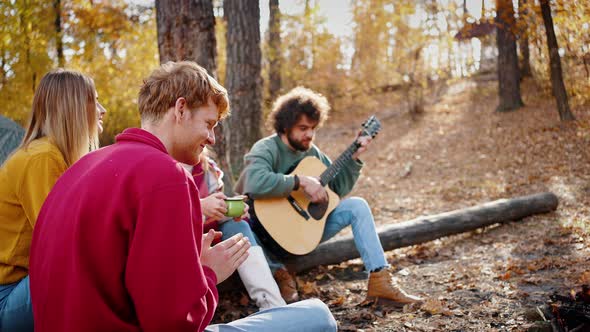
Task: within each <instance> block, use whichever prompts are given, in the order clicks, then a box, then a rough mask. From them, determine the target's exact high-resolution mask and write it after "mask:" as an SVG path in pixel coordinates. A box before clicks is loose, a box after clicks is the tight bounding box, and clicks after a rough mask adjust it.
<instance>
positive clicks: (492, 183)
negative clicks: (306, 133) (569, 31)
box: [215, 77, 590, 331]
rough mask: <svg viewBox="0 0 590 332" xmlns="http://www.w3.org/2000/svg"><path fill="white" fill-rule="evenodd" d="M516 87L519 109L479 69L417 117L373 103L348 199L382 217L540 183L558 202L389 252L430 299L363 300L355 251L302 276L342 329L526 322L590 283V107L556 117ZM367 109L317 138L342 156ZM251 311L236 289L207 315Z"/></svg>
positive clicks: (386, 220) (438, 208) (465, 327)
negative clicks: (374, 130) (375, 122)
mask: <svg viewBox="0 0 590 332" xmlns="http://www.w3.org/2000/svg"><path fill="white" fill-rule="evenodd" d="M522 95H523V100H524V103H525V104H526V106H525V107H524V108H521V109H519V110H517V111H515V112H508V113H498V112H495V107H496V106H497V104H498V97H497V82H496V81H495V80H493V79H490V78H489V77H487V78H486V77H479V78H472V79H463V80H459V81H456V82H453V83H449V85H448V86H447V87H446V88H445V89H444V91H442V93H441V94H440V95H439V96H438V97H437V98H436V100H431V101H429V102H428V103H427V105H426V107H425V110H424V112H423V113H422V114H421V115H419V116H410V115H409V114H408V113H407V112H405V111H403V110H402V108H401V107H396V105H388V104H387V103H386V102H383V103H381V105H382V106H381V107H379V110H378V111H376V112H375V113H376V114H377V117H378V118H380V119H381V121H382V125H383V130H382V131H381V133H380V134H379V136H378V137H377V138H376V139H375V140H374V142H373V144H372V145H371V147H370V150H369V151H368V152H367V153H366V154H365V155H364V156H363V159H364V161H365V163H366V166H365V168H364V170H363V174H362V175H361V177H360V179H359V181H358V183H357V185H356V187H355V189H354V190H353V192H352V193H351V195H355V196H361V197H364V198H365V199H366V200H367V201H368V202H369V204H370V205H371V207H372V210H373V213H374V215H375V220H376V223H377V225H386V224H390V223H397V222H402V221H405V220H410V219H414V218H416V217H418V216H421V215H430V214H438V213H441V212H446V211H451V210H455V209H460V208H465V207H469V206H472V205H475V204H479V203H483V202H488V201H493V200H496V199H500V198H510V197H515V196H520V195H527V194H532V193H537V192H542V191H552V192H554V193H555V194H556V195H557V196H558V198H559V200H560V202H559V207H558V208H557V211H555V212H553V213H550V214H545V215H537V216H533V217H529V218H526V219H525V220H522V221H518V222H514V223H510V224H504V225H496V226H492V227H488V228H485V229H480V230H477V231H474V232H468V233H464V234H460V235H455V236H450V237H446V238H442V239H439V240H435V241H431V242H428V243H424V244H421V245H416V246H411V247H407V248H401V249H397V250H393V251H390V252H387V253H386V255H387V257H388V260H389V262H390V263H391V265H392V267H393V269H394V271H396V273H395V275H396V277H397V279H398V280H399V282H400V283H401V284H402V285H403V287H404V288H405V289H407V290H408V291H410V292H412V293H416V294H420V295H422V296H423V297H425V298H427V299H428V300H427V302H426V303H425V304H424V305H422V306H421V307H418V308H416V307H408V306H406V308H404V309H392V308H387V307H381V306H363V305H361V303H362V302H363V300H364V297H365V295H366V274H365V273H364V272H363V265H362V262H361V261H360V260H359V259H356V260H351V261H348V262H344V263H341V264H339V265H332V266H320V267H317V268H314V269H312V270H310V271H307V272H303V273H300V274H298V275H297V279H298V287H299V291H300V294H301V295H302V297H303V298H311V297H319V298H320V299H322V300H323V301H324V302H325V303H326V304H328V305H329V307H330V309H331V311H332V313H333V314H334V316H335V317H336V320H337V321H338V324H339V329H340V330H341V331H526V330H527V328H528V327H530V326H531V325H532V324H533V322H534V321H535V320H537V319H539V318H538V317H534V314H531V313H532V312H534V308H535V307H536V306H538V305H542V304H544V303H546V302H547V300H548V299H549V295H551V294H552V293H554V292H558V293H561V294H568V293H569V292H570V291H571V290H572V289H575V290H578V289H579V288H580V286H581V285H582V284H584V283H586V284H588V283H590V256H589V255H588V253H589V252H590V246H589V242H588V240H589V239H590V224H589V223H590V204H589V203H590V149H589V147H590V114H588V112H586V111H584V107H581V106H580V107H574V109H573V111H574V114H575V116H576V117H577V119H578V120H577V121H576V122H574V123H568V124H563V123H561V122H560V121H559V117H558V113H557V110H556V106H555V102H554V100H553V99H552V98H551V96H550V95H548V94H547V92H546V91H544V90H543V89H541V88H539V87H538V86H536V84H535V82H534V81H532V80H525V81H524V82H523V84H522ZM385 100H387V99H385ZM369 114H371V112H370V110H367V111H366V112H364V113H362V112H361V113H354V114H347V113H345V112H343V111H340V112H334V114H332V116H331V118H330V119H329V120H328V123H327V124H326V126H325V127H324V128H322V129H321V130H320V131H319V132H318V137H317V145H318V146H319V147H321V148H322V149H323V151H325V152H326V153H327V154H328V155H329V156H331V157H332V158H335V157H337V156H338V154H339V153H340V152H341V151H343V150H344V149H345V148H346V146H347V145H348V144H350V143H351V142H352V139H353V137H354V135H355V133H356V132H357V131H358V128H359V126H360V123H362V121H363V120H364V118H366V117H367V115H369ZM348 232H349V231H344V232H343V234H347V233H348ZM255 311H256V308H255V307H254V305H253V303H252V302H251V301H250V302H249V301H248V297H247V295H246V293H245V290H244V289H241V290H235V291H227V292H225V293H223V294H222V296H221V298H220V307H219V309H218V313H217V314H216V319H215V320H216V321H217V322H219V321H226V322H227V321H229V320H233V319H237V318H240V317H244V316H246V315H248V314H251V313H253V312H255Z"/></svg>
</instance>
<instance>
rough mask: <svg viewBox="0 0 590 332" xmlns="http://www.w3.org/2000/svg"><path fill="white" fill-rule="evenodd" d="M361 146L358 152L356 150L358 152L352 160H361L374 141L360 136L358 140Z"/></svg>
mask: <svg viewBox="0 0 590 332" xmlns="http://www.w3.org/2000/svg"><path fill="white" fill-rule="evenodd" d="M356 141H357V142H358V143H359V144H360V145H361V146H360V147H359V148H358V150H356V152H355V153H354V154H353V155H352V159H359V156H360V155H361V154H362V153H363V152H365V151H367V149H368V148H369V144H371V142H372V141H373V138H372V137H371V136H360V137H359V138H357V140H356Z"/></svg>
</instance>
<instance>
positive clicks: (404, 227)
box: [285, 192, 558, 272]
mask: <svg viewBox="0 0 590 332" xmlns="http://www.w3.org/2000/svg"><path fill="white" fill-rule="evenodd" d="M557 205H558V200H557V197H556V196H555V195H554V194H553V193H550V192H547V193H541V194H535V195H530V196H522V197H517V198H513V199H501V200H497V201H493V202H489V203H485V204H481V205H477V206H474V207H470V208H467V209H462V210H455V211H451V212H447V213H442V214H438V215H434V216H426V217H420V218H417V219H414V220H410V221H406V222H402V223H399V224H394V225H389V226H386V227H384V228H382V229H380V230H379V238H380V239H381V244H382V246H383V250H384V251H389V250H393V249H396V248H401V247H406V246H411V245H414V244H419V243H423V242H427V241H432V240H435V239H438V238H441V237H444V236H449V235H453V234H459V233H463V232H467V231H471V230H474V229H477V228H480V227H484V226H489V225H493V224H496V223H504V222H509V221H516V220H521V219H523V218H525V217H528V216H531V215H534V214H539V213H547V212H551V211H554V210H555V209H556V208H557ZM358 257H359V253H358V251H357V249H356V246H355V243H354V240H353V238H352V236H346V237H342V238H337V239H334V240H331V241H328V242H326V243H324V244H321V245H320V246H319V247H318V248H317V249H316V250H314V251H313V252H312V253H310V254H308V255H305V256H293V257H292V258H290V259H289V260H286V261H285V263H287V265H288V266H289V268H290V269H291V270H293V271H296V272H300V271H303V270H307V269H309V268H312V267H314V266H318V265H327V264H338V263H340V262H343V261H346V260H349V259H354V258H358Z"/></svg>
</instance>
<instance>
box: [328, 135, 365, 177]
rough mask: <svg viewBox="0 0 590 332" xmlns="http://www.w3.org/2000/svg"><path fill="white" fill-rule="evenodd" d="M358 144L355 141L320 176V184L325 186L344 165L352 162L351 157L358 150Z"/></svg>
mask: <svg viewBox="0 0 590 332" xmlns="http://www.w3.org/2000/svg"><path fill="white" fill-rule="evenodd" d="M359 147H360V144H359V143H358V142H357V141H356V140H355V141H354V142H353V143H352V144H351V145H350V146H349V147H348V148H347V149H346V150H344V152H342V154H341V155H340V156H339V157H338V158H337V159H336V160H335V161H334V162H333V163H332V165H330V167H328V168H327V169H326V170H325V171H324V172H323V173H322V174H321V175H320V182H321V183H322V185H323V186H326V185H327V184H328V183H329V182H330V181H332V180H333V179H334V178H335V177H336V175H338V173H340V171H341V170H342V169H343V168H344V166H345V165H346V163H348V162H349V161H350V160H352V155H353V154H354V153H355V152H356V150H358V149H359Z"/></svg>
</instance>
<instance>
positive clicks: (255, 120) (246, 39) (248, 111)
mask: <svg viewBox="0 0 590 332" xmlns="http://www.w3.org/2000/svg"><path fill="white" fill-rule="evenodd" d="M223 12H224V15H225V17H226V19H227V39H226V40H227V66H226V75H225V76H226V78H225V84H226V86H227V89H228V92H229V97H230V104H231V105H232V114H233V115H232V116H231V117H230V119H229V123H230V127H231V132H230V135H229V137H226V138H228V144H229V148H230V155H229V156H230V164H231V167H232V171H233V174H239V172H240V171H241V169H242V166H243V163H244V161H243V157H244V154H246V153H247V152H248V151H249V150H250V147H251V146H252V145H253V144H254V143H255V142H256V141H258V140H259V139H260V138H261V136H262V132H261V123H262V105H261V100H262V78H261V76H260V71H261V52H260V7H259V1H257V0H226V1H224V2H223Z"/></svg>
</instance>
